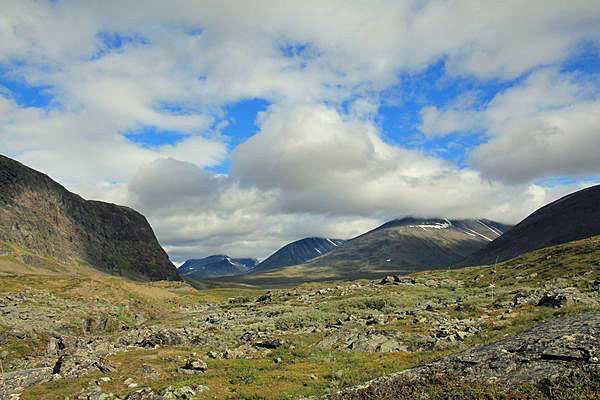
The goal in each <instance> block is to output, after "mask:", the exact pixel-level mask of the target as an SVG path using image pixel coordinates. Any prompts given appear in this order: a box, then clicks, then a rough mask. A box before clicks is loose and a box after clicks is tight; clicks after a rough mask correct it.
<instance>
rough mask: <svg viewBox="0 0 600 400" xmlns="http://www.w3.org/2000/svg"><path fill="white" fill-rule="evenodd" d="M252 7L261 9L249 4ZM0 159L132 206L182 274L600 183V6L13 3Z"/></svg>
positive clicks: (488, 212) (0, 58)
mask: <svg viewBox="0 0 600 400" xmlns="http://www.w3.org/2000/svg"><path fill="white" fill-rule="evenodd" d="M256 8H258V10H257V9H256ZM0 17H1V18H2V21H5V23H4V24H3V25H0V35H1V36H2V37H3V38H4V39H5V40H2V44H0V128H1V129H0V152H1V153H2V154H5V155H8V156H10V157H14V158H16V159H18V160H20V161H22V162H24V163H26V164H27V165H30V166H32V167H33V168H36V169H39V170H41V171H43V172H45V173H47V174H49V175H50V176H52V177H53V178H54V179H56V180H58V181H59V182H61V183H62V184H64V185H66V186H67V187H68V188H69V189H71V190H73V191H75V192H77V193H80V194H81V195H83V196H84V197H87V198H94V199H100V200H105V201H111V202H116V203H120V204H126V205H129V206H131V207H134V208H136V209H138V210H140V211H142V212H143V213H144V214H145V215H146V216H147V217H148V219H149V221H150V222H151V224H152V226H153V227H154V229H155V231H156V233H157V236H158V238H159V240H160V241H161V243H162V244H163V245H164V246H165V248H166V249H167V251H168V252H169V254H170V255H171V257H172V258H173V260H174V261H176V262H180V261H183V260H185V259H186V258H190V257H201V256H206V255H209V254H213V253H226V254H229V255H232V256H256V257H266V256H267V255H268V254H269V253H270V252H272V251H274V250H276V249H277V248H278V247H279V246H280V245H282V244H285V243H286V242H289V241H292V240H295V239H298V238H301V237H304V236H315V235H322V236H329V237H341V238H349V237H352V236H354V235H357V234H360V233H362V232H364V231H366V230H368V229H371V228H373V227H374V226H377V224H379V223H382V222H384V221H386V220H388V219H391V218H395V217H401V216H405V215H423V216H447V217H486V218H491V219H497V220H499V221H502V222H511V223H514V222H518V221H519V220H520V219H521V218H523V217H525V216H526V215H527V214H528V213H530V212H532V211H533V210H535V209H536V208H538V207H539V206H541V205H543V204H545V203H547V202H549V201H552V200H554V199H556V198H558V197H560V196H562V195H564V194H567V193H569V192H572V191H573V190H577V189H580V188H582V187H585V186H589V185H593V184H596V183H598V182H600V178H599V177H600V162H598V157H597V155H596V151H595V149H596V148H597V147H598V146H599V145H600V134H599V133H600V132H598V126H600V99H599V95H600V52H599V49H600V8H599V7H597V5H596V4H595V2H594V1H586V0H578V1H574V2H562V1H554V0H550V1H546V0H544V1H542V0H539V1H538V0H531V1H529V2H528V4H527V7H526V8H523V7H522V3H521V2H519V1H516V0H515V1H507V2H502V3H486V4H485V6H482V5H481V3H479V2H472V1H469V0H464V1H456V2H452V3H449V2H446V1H438V0H430V1H426V0H424V1H406V2H397V1H382V2H378V3H377V4H372V5H370V6H369V7H366V8H365V7H364V2H361V1H346V2H340V3H338V2H336V1H332V2H330V3H328V6H327V7H324V6H323V3H322V2H318V1H314V2H313V1H302V2H299V1H298V2H296V1H289V2H286V3H285V5H283V6H281V7H271V6H269V4H267V3H265V4H264V5H262V6H256V5H255V6H250V5H249V4H240V3H239V2H235V1H219V2H213V1H209V0H206V1H202V2H199V3H189V2H186V1H179V0H176V1H173V2H172V4H171V3H169V4H166V3H164V2H160V1H148V2H147V3H146V4H145V7H144V8H143V9H140V8H139V3H137V2H135V1H125V2H116V1H105V2H101V3H97V4H94V5H93V6H90V5H86V4H83V3H81V2H77V1H74V0H59V1H29V0H24V1H16V0H14V1H13V0H9V1H8V2H7V4H6V5H5V6H4V7H3V9H2V10H1V11H0Z"/></svg>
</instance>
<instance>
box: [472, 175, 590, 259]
mask: <svg viewBox="0 0 600 400" xmlns="http://www.w3.org/2000/svg"><path fill="white" fill-rule="evenodd" d="M595 235H600V185H596V186H592V187H589V188H587V189H583V190H580V191H577V192H574V193H571V194H569V195H567V196H564V197H562V198H560V199H558V200H556V201H554V202H552V203H550V204H548V205H546V206H544V207H542V208H540V209H538V210H537V211H535V212H534V213H533V214H531V215H530V216H528V217H527V218H525V219H524V220H523V221H521V222H519V223H518V224H517V225H515V226H514V227H513V228H512V229H510V230H509V231H508V232H506V233H505V234H504V235H502V236H501V237H499V238H497V239H496V240H494V241H493V242H491V243H489V244H488V245H487V246H486V247H484V248H483V249H480V250H479V251H477V252H476V253H474V254H473V255H471V256H470V257H469V258H468V259H467V260H466V261H465V262H464V263H462V264H463V265H478V264H490V263H493V262H495V260H496V257H497V258H498V260H499V261H503V260H508V259H510V258H513V257H515V256H518V255H520V254H523V253H527V252H530V251H532V250H537V249H541V248H543V247H548V246H554V245H557V244H560V243H566V242H571V241H573V240H579V239H585V238H587V237H591V236H595Z"/></svg>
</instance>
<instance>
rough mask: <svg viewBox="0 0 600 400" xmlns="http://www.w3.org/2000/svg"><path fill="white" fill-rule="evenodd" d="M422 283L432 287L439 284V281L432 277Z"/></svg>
mask: <svg viewBox="0 0 600 400" xmlns="http://www.w3.org/2000/svg"><path fill="white" fill-rule="evenodd" d="M424 284H425V286H427V287H432V288H437V287H439V286H440V284H439V282H438V281H436V280H434V279H428V280H426V281H425V283H424Z"/></svg>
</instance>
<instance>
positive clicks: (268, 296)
mask: <svg viewBox="0 0 600 400" xmlns="http://www.w3.org/2000/svg"><path fill="white" fill-rule="evenodd" d="M271 300H273V295H272V294H271V293H267V294H263V295H262V296H259V297H258V298H257V299H256V302H257V303H264V302H267V301H271Z"/></svg>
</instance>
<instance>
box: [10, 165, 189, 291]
mask: <svg viewBox="0 0 600 400" xmlns="http://www.w3.org/2000/svg"><path fill="white" fill-rule="evenodd" d="M0 205H1V206H2V207H0V241H3V242H8V243H13V244H16V245H20V246H23V247H25V248H27V249H30V250H32V251H34V252H36V253H38V254H41V255H48V256H50V257H54V258H56V259H58V260H60V261H63V262H71V263H73V262H75V263H79V262H82V261H83V262H85V263H89V264H90V265H91V266H93V267H94V268H96V269H99V270H102V271H104V272H108V273H110V274H113V275H123V276H128V277H131V278H136V279H149V280H163V279H166V280H180V279H181V277H180V276H179V275H178V274H177V271H176V269H175V266H174V265H173V264H172V263H171V261H170V260H169V257H168V255H167V253H166V252H165V251H164V250H163V249H162V247H161V246H160V244H159V243H158V240H157V239H156V236H155V235H154V232H153V231H152V228H151V226H150V224H149V223H148V221H147V220H146V218H145V217H144V216H143V215H142V214H140V213H139V212H137V211H135V210H133V209H131V208H129V207H125V206H120V205H116V204H112V203H106V202H102V201H96V200H85V199H83V198H82V197H81V196H79V195H77V194H75V193H72V192H70V191H68V190H67V189H65V188H64V187H63V186H61V185H60V184H58V183H57V182H55V181H54V180H52V178H50V177H49V176H47V175H45V174H43V173H41V172H39V171H36V170H34V169H32V168H29V167H27V166H25V165H23V164H21V163H19V162H18V161H15V160H13V159H11V158H8V157H5V156H2V155H0Z"/></svg>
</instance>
